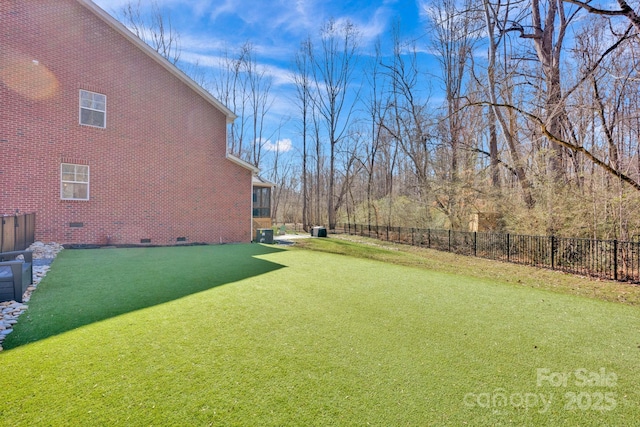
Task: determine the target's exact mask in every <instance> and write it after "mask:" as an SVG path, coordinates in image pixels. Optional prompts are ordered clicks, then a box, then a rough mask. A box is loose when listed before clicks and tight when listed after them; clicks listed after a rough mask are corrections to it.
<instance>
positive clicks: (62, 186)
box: [60, 163, 91, 200]
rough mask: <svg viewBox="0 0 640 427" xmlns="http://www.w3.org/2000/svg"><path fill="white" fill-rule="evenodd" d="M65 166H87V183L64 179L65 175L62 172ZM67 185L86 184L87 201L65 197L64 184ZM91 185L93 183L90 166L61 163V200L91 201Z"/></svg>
mask: <svg viewBox="0 0 640 427" xmlns="http://www.w3.org/2000/svg"><path fill="white" fill-rule="evenodd" d="M64 165H72V166H85V167H86V168H87V182H83V181H69V180H64V179H62V173H63V172H62V167H63V166H64ZM65 183H69V184H86V185H87V197H86V199H79V198H76V197H64V184H65ZM90 183H91V168H90V167H89V165H81V164H76V163H60V199H61V200H89V198H90V194H91V188H90Z"/></svg>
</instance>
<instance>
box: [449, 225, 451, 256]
mask: <svg viewBox="0 0 640 427" xmlns="http://www.w3.org/2000/svg"><path fill="white" fill-rule="evenodd" d="M449 252H451V229H449Z"/></svg>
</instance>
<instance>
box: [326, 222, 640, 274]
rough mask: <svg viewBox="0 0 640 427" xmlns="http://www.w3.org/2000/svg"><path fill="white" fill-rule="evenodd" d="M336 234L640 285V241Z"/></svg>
mask: <svg viewBox="0 0 640 427" xmlns="http://www.w3.org/2000/svg"><path fill="white" fill-rule="evenodd" d="M336 231H338V232H344V233H348V234H355V235H360V236H365V237H373V238H377V239H381V240H386V241H389V242H395V243H402V244H409V245H413V246H420V247H426V248H430V249H437V250H440V251H447V252H453V253H456V254H461V255H468V256H477V257H481V258H487V259H493V260H499V261H507V262H512V263H515V264H524V265H531V266H535V267H542V268H550V269H552V270H560V271H564V272H567V273H573V274H579V275H583V276H592V277H599V278H602V279H609V280H617V281H623V282H633V283H640V243H639V242H624V241H618V240H595V239H578V238H570V237H556V236H527V235H519V234H502V233H486V232H467V231H453V230H432V229H419V228H407V227H389V226H374V225H362V224H339V225H338V226H337V227H336Z"/></svg>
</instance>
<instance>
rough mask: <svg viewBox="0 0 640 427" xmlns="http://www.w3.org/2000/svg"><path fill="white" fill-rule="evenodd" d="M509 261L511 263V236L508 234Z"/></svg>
mask: <svg viewBox="0 0 640 427" xmlns="http://www.w3.org/2000/svg"><path fill="white" fill-rule="evenodd" d="M507 261H511V236H510V235H509V233H507Z"/></svg>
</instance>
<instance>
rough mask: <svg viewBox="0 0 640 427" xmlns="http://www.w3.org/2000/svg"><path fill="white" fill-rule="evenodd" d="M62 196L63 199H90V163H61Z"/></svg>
mask: <svg viewBox="0 0 640 427" xmlns="http://www.w3.org/2000/svg"><path fill="white" fill-rule="evenodd" d="M60 198H61V199H62V200H89V166H88V165H74V164H71V163H62V164H61V166H60Z"/></svg>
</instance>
